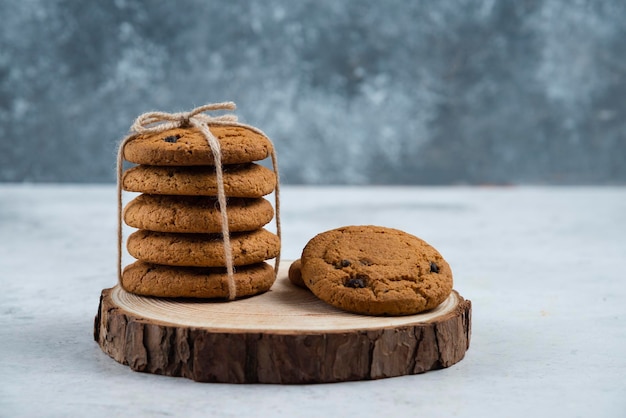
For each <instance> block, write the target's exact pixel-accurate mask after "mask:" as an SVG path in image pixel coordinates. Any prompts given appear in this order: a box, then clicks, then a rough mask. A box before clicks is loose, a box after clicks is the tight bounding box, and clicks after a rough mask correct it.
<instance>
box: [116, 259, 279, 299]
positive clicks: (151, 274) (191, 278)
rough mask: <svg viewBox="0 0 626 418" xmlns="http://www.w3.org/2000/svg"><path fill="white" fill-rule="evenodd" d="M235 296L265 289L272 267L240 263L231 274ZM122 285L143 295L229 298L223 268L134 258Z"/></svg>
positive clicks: (270, 282) (124, 272) (127, 289)
mask: <svg viewBox="0 0 626 418" xmlns="http://www.w3.org/2000/svg"><path fill="white" fill-rule="evenodd" d="M233 278H234V280H235V286H236V289H237V297H244V296H252V295H256V294H259V293H263V292H266V291H267V290H269V289H270V287H272V284H273V283H274V279H275V274H274V269H273V268H272V266H270V265H269V264H267V263H259V264H254V265H248V266H241V267H238V268H237V269H236V270H235V273H234V275H233ZM121 284H122V287H123V288H124V290H126V291H127V292H130V293H134V294H137V295H143V296H156V297H170V298H228V296H229V294H228V275H227V274H226V269H224V268H203V267H170V266H161V265H157V264H149V263H144V262H142V261H136V262H135V263H133V264H131V265H129V266H126V268H124V271H123V273H122V283H121Z"/></svg>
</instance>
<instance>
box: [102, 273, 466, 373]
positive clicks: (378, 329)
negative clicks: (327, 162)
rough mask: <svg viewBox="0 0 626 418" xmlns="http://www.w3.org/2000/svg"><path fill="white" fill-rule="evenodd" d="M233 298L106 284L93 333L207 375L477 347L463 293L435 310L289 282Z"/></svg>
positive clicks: (324, 366)
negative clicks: (379, 308)
mask: <svg viewBox="0 0 626 418" xmlns="http://www.w3.org/2000/svg"><path fill="white" fill-rule="evenodd" d="M289 265H290V262H283V263H281V266H280V269H279V274H278V277H277V279H276V282H275V283H274V285H273V287H272V289H271V290H270V291H269V292H267V293H264V294H262V295H258V296H254V297H251V298H247V299H242V300H236V301H233V302H215V301H193V300H175V299H158V298H149V297H141V296H136V295H133V294H130V293H128V292H125V291H124V290H123V289H122V288H120V287H119V286H115V287H113V288H111V289H104V290H103V291H102V295H101V297H100V306H99V308H98V314H97V316H96V318H95V326H94V338H95V340H96V341H97V342H98V344H99V345H100V347H101V348H102V350H103V351H104V352H105V353H107V354H108V355H109V356H111V357H112V358H113V359H115V360H116V361H118V362H120V363H122V364H125V365H128V366H130V368H131V369H133V370H136V371H141V372H148V373H156V374H162V375H167V376H182V377H187V378H191V379H193V380H196V381H201V382H228V383H283V384H288V383H289V384H294V383H321V382H340V381H349V380H368V379H380V378H385V377H392V376H401V375H410V374H418V373H423V372H426V371H429V370H435V369H441V368H444V367H449V366H451V365H453V364H455V363H457V362H458V361H460V360H461V359H462V358H463V356H464V355H465V352H466V350H467V349H468V348H469V343H470V334H471V302H470V301H469V300H465V299H463V297H461V296H460V295H459V294H458V293H457V292H456V291H453V292H452V294H451V295H450V297H449V298H448V299H447V300H446V301H444V302H443V303H442V304H441V305H440V306H438V307H437V308H436V309H434V310H432V311H429V312H427V313H423V314H419V315H411V316H402V317H373V316H365V315H356V314H351V313H347V312H343V311H340V310H338V309H335V308H333V307H332V306H330V305H328V304H326V303H324V302H322V301H320V300H319V299H317V297H315V296H314V295H313V294H312V293H311V292H309V291H307V290H304V289H301V288H298V287H297V286H294V285H293V284H291V282H289V279H288V278H287V271H288V267H289Z"/></svg>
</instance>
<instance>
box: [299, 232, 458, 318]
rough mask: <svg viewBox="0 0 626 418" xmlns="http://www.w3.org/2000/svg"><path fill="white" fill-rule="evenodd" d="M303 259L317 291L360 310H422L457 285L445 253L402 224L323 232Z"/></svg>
mask: <svg viewBox="0 0 626 418" xmlns="http://www.w3.org/2000/svg"><path fill="white" fill-rule="evenodd" d="M301 263H302V268H301V269H302V278H303V280H304V282H305V283H306V286H307V287H308V288H309V289H310V290H311V291H312V292H313V293H314V294H315V295H316V296H317V297H319V298H320V299H322V300H324V301H326V302H327V303H329V304H331V305H333V306H335V307H337V308H340V309H344V310H346V311H350V312H355V313H361V314H368V315H410V314H416V313H419V312H422V311H426V310H429V309H433V308H435V307H436V306H437V305H439V304H440V303H442V302H443V301H444V300H445V299H446V298H447V297H448V296H449V295H450V292H451V291H452V271H451V269H450V266H449V265H448V263H447V262H446V261H445V260H444V259H443V257H442V256H441V254H439V252H438V251H437V250H436V249H435V248H433V247H432V246H430V245H429V244H428V243H426V242H425V241H423V240H421V239H419V238H417V237H415V236H413V235H410V234H408V233H406V232H403V231H400V230H397V229H391V228H385V227H379V226H347V227H342V228H338V229H334V230H331V231H327V232H324V233H321V234H319V235H317V236H316V237H314V238H313V239H311V240H310V241H309V243H308V244H307V245H306V247H305V248H304V250H303V252H302V257H301Z"/></svg>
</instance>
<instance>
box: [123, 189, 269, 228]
mask: <svg viewBox="0 0 626 418" xmlns="http://www.w3.org/2000/svg"><path fill="white" fill-rule="evenodd" d="M226 207H227V209H226V210H227V213H228V229H229V231H231V232H238V231H253V230H256V229H259V228H262V227H263V226H264V225H266V224H268V223H269V222H270V221H271V220H272V217H273V216H274V209H273V208H272V205H271V203H270V202H268V201H267V200H265V199H263V198H255V199H244V198H229V199H228V203H227V206H226ZM124 222H126V224H127V225H129V226H132V227H133V228H137V229H146V230H150V231H159V232H182V233H220V232H222V217H221V214H220V210H219V204H218V203H217V199H216V198H214V197H205V196H168V195H148V194H142V195H139V196H137V197H136V198H135V199H133V200H132V201H130V202H129V203H128V204H127V205H126V208H124Z"/></svg>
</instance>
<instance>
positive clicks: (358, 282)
mask: <svg viewBox="0 0 626 418" xmlns="http://www.w3.org/2000/svg"><path fill="white" fill-rule="evenodd" d="M344 286H346V287H353V288H364V287H365V281H363V279H362V278H360V277H356V278H354V279H350V280H348V281H347V282H346V283H345V285H344Z"/></svg>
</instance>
